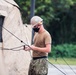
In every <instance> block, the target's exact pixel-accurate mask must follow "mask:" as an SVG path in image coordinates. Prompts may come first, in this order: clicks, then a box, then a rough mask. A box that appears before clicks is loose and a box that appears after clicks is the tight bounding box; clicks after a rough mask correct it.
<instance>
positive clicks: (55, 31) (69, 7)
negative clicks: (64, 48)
mask: <svg viewBox="0 0 76 75" xmlns="http://www.w3.org/2000/svg"><path fill="white" fill-rule="evenodd" d="M15 1H16V2H17V4H18V5H19V6H20V8H21V9H22V11H21V13H22V19H23V22H24V23H30V22H29V21H30V7H31V0H15ZM35 15H39V16H40V17H42V18H43V20H44V27H45V28H46V29H47V30H48V31H49V32H50V34H51V36H52V42H53V44H54V45H57V44H63V43H75V42H76V0H35Z"/></svg>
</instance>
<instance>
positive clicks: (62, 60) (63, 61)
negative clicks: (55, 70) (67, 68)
mask: <svg viewBox="0 0 76 75" xmlns="http://www.w3.org/2000/svg"><path fill="white" fill-rule="evenodd" d="M48 60H49V62H51V63H53V64H62V65H67V64H69V65H76V58H57V59H56V58H50V57H49V58H48ZM66 63H67V64H66Z"/></svg>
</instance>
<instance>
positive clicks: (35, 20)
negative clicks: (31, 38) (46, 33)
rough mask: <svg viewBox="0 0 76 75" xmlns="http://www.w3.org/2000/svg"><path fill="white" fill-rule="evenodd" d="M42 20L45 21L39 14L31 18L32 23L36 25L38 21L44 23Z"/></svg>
mask: <svg viewBox="0 0 76 75" xmlns="http://www.w3.org/2000/svg"><path fill="white" fill-rule="evenodd" d="M42 21H43V19H42V18H41V17H39V16H33V17H32V18H31V21H30V23H31V24H32V25H33V26H35V25H37V24H38V23H40V24H42Z"/></svg>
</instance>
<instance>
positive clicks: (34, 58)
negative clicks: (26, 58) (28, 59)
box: [33, 56, 47, 60]
mask: <svg viewBox="0 0 76 75" xmlns="http://www.w3.org/2000/svg"><path fill="white" fill-rule="evenodd" d="M42 58H47V56H41V57H33V60H36V59H42Z"/></svg>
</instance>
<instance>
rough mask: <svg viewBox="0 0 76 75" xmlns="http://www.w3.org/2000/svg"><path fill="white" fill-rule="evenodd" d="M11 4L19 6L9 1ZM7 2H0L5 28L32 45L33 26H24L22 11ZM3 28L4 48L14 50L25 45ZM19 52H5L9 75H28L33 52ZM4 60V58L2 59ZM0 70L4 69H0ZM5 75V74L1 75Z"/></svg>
mask: <svg viewBox="0 0 76 75" xmlns="http://www.w3.org/2000/svg"><path fill="white" fill-rule="evenodd" d="M7 1H9V2H10V3H13V4H15V5H17V4H16V3H15V2H14V1H13V0H7ZM10 3H8V2H6V1H5V0H0V15H3V16H5V20H4V24H3V26H4V28H6V29H7V30H8V31H10V32H11V33H12V34H14V35H15V36H17V37H18V38H19V39H20V40H22V41H24V42H25V44H28V45H30V44H31V26H30V25H29V26H27V27H26V26H24V25H23V23H22V19H21V14H20V11H19V9H18V8H17V7H15V6H13V5H11V4H10ZM4 28H3V31H2V34H3V36H2V37H3V44H2V45H3V48H14V47H19V46H22V45H24V44H23V43H21V41H20V40H18V39H17V38H16V37H14V36H13V35H12V34H10V33H9V32H8V31H6V30H5V29H4ZM19 49H21V50H19V51H12V50H3V53H2V54H3V56H4V62H3V61H2V62H3V63H5V64H3V65H4V67H5V68H4V69H6V68H7V71H5V70H4V72H8V75H28V68H29V63H30V60H31V52H28V51H24V50H23V47H21V48H19ZM2 59H3V57H2ZM0 69H2V68H1V67H0ZM0 75H5V74H0Z"/></svg>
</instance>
